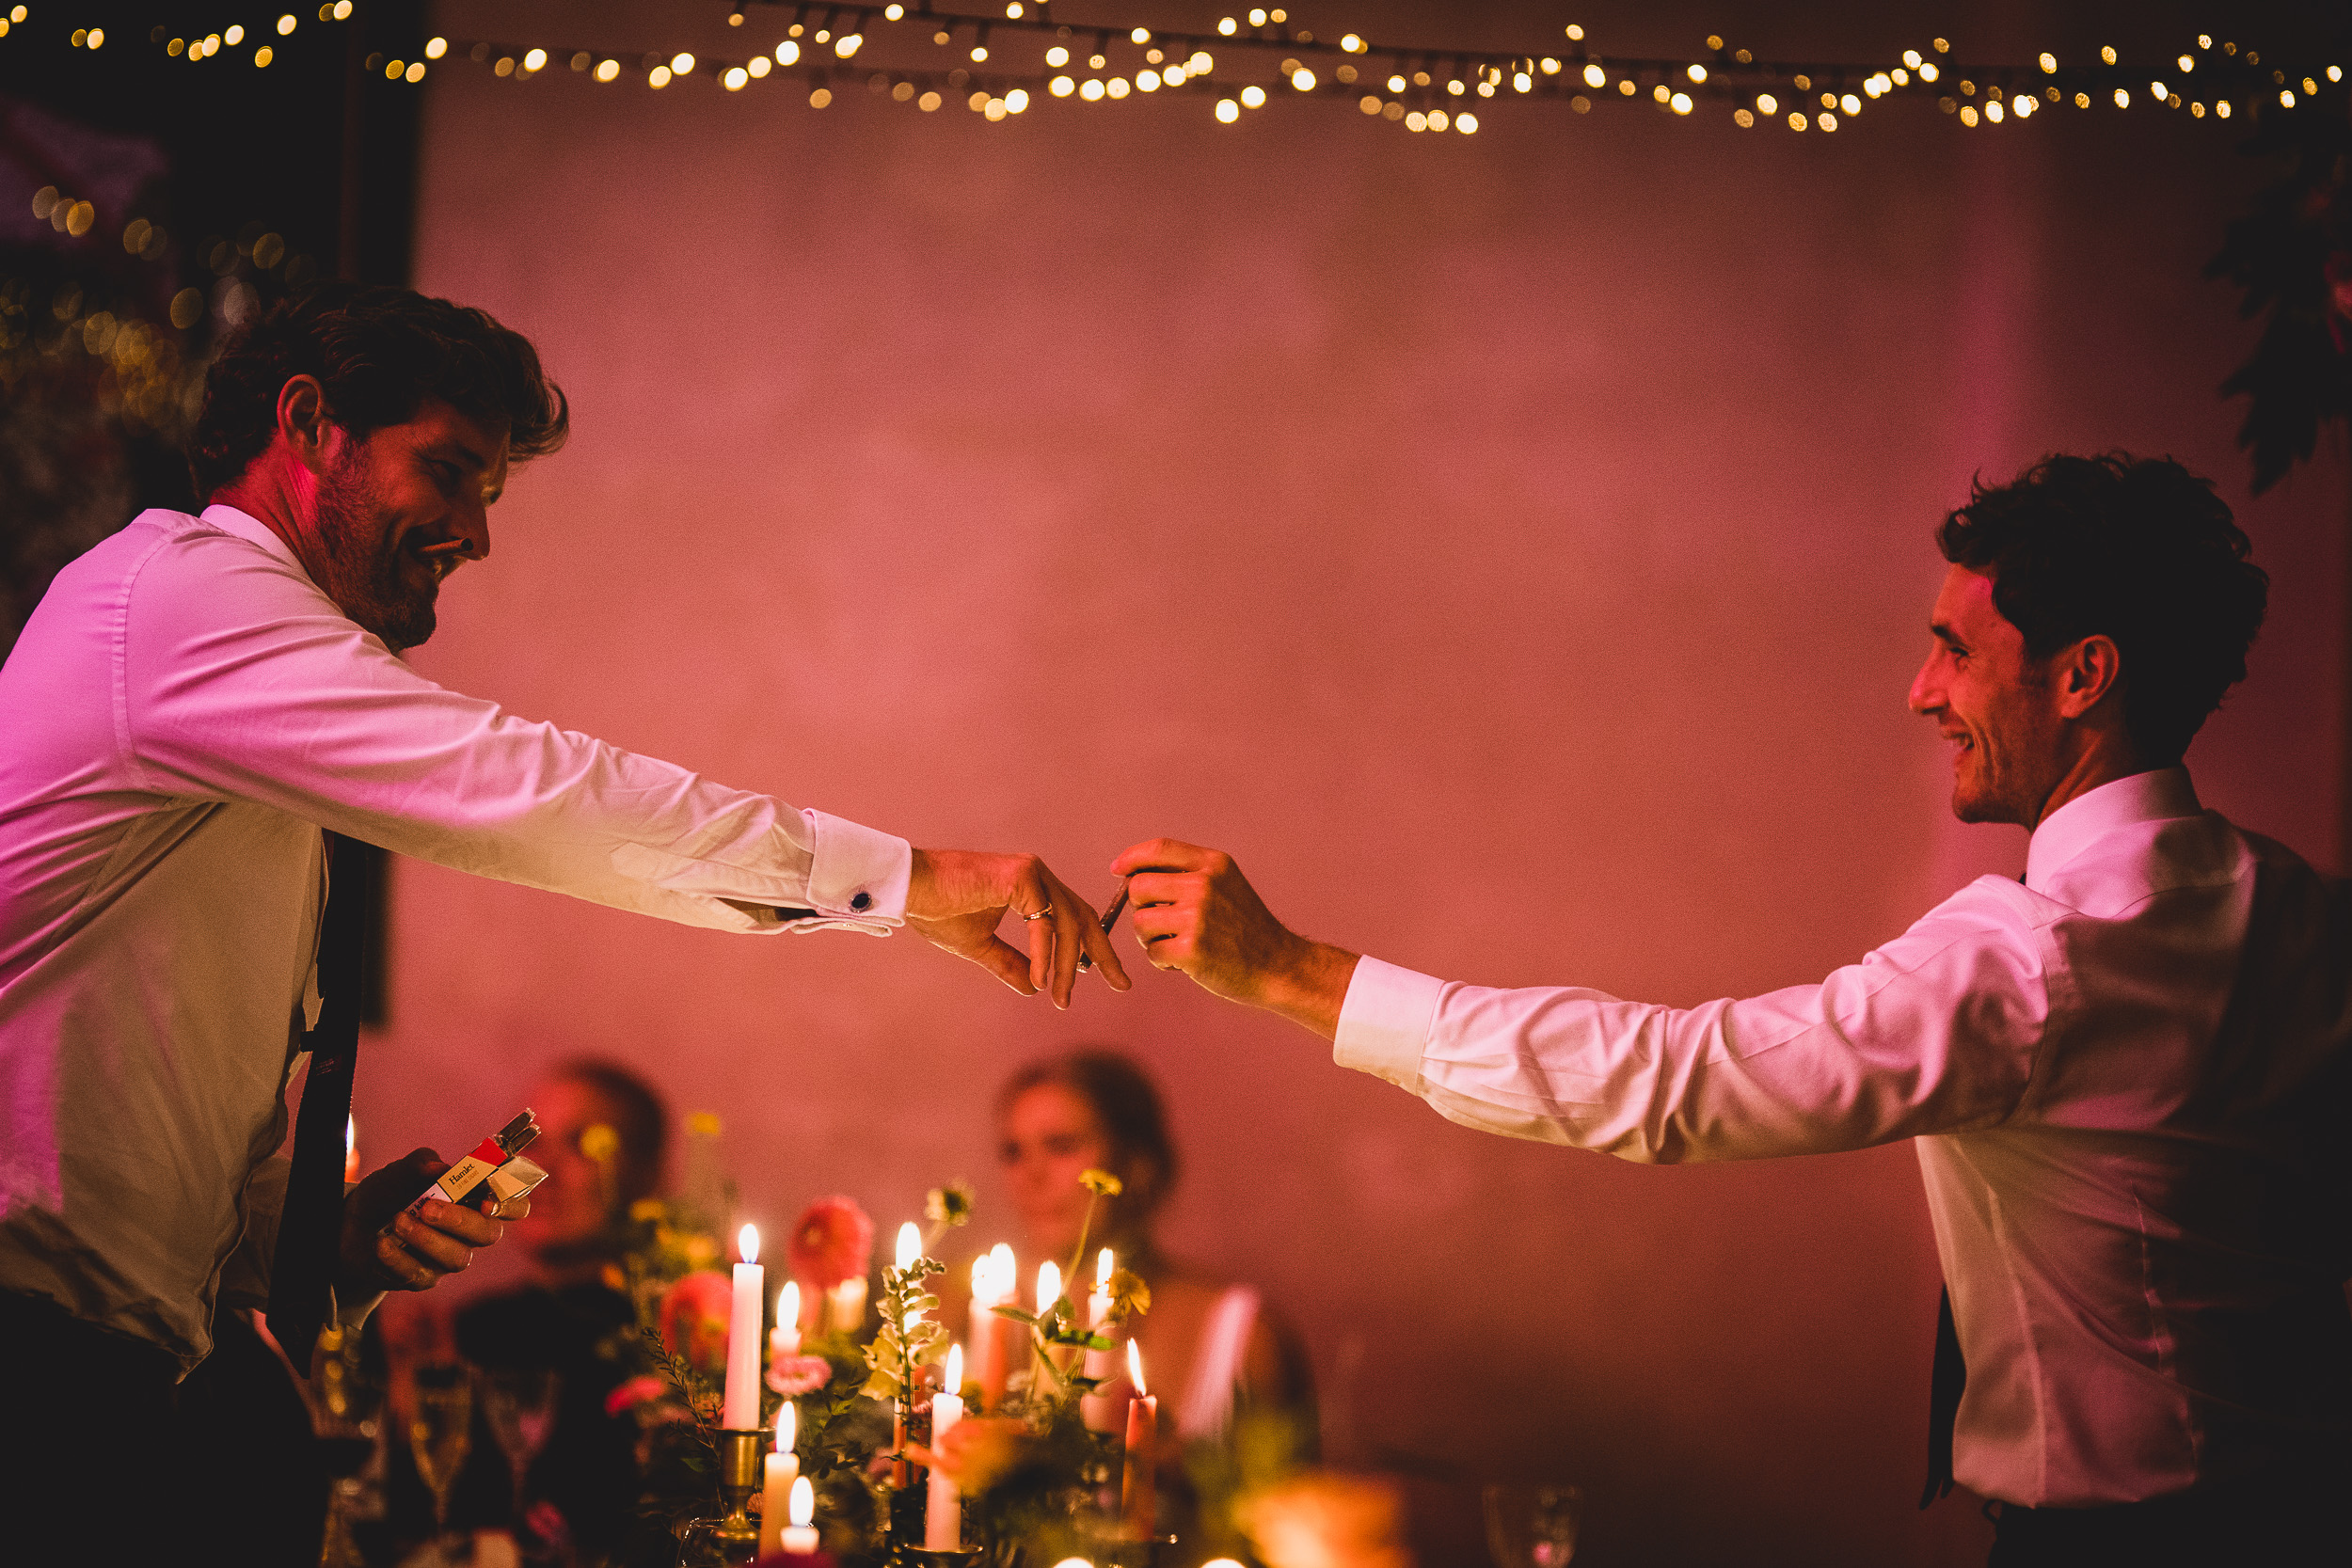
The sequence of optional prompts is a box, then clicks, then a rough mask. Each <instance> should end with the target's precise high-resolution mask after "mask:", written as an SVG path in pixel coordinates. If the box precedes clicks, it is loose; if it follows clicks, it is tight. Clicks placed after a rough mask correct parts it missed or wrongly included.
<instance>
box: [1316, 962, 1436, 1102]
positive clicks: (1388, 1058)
mask: <svg viewBox="0 0 2352 1568" xmlns="http://www.w3.org/2000/svg"><path fill="white" fill-rule="evenodd" d="M1445 985H1446V983H1445V982H1444V981H1443V980H1439V979H1437V978H1435V977H1434V976H1431V975H1427V974H1417V973H1416V972H1414V971H1412V970H1409V969H1400V968H1398V967H1397V966H1396V965H1395V964H1390V963H1382V962H1381V961H1380V960H1379V959H1378V958H1373V957H1371V956H1370V955H1366V956H1365V957H1363V958H1359V959H1357V960H1356V973H1355V974H1354V975H1353V976H1352V977H1351V978H1350V979H1349V980H1348V982H1347V999H1346V1001H1344V1002H1343V1003H1342V1004H1341V1005H1340V1026H1339V1029H1338V1030H1337V1031H1336V1032H1335V1034H1334V1036H1333V1037H1332V1041H1331V1059H1332V1060H1333V1061H1334V1062H1336V1063H1338V1064H1339V1065H1340V1066H1341V1067H1344V1068H1354V1069H1356V1070H1357V1071H1359V1072H1368V1073H1370V1074H1372V1075H1373V1076H1374V1077H1375V1078H1379V1079H1384V1080H1386V1081H1387V1082H1389V1083H1391V1084H1394V1085H1396V1086H1397V1087H1399V1088H1401V1089H1406V1090H1410V1091H1411V1092H1413V1093H1415V1094H1419V1093H1420V1092H1421V1086H1422V1079H1421V1063H1422V1053H1424V1052H1425V1051H1426V1050H1427V1049H1428V1045H1429V1031H1430V1029H1431V1028H1432V1026H1433V1025H1435V1023H1436V1022H1437V1018H1438V997H1439V996H1440V995H1441V994H1442V993H1443V992H1444V990H1445Z"/></svg>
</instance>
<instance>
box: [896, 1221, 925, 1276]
mask: <svg viewBox="0 0 2352 1568" xmlns="http://www.w3.org/2000/svg"><path fill="white" fill-rule="evenodd" d="M922 1256H923V1233H922V1232H921V1231H920V1230H917V1229H916V1228H915V1227H914V1221H913V1220H909V1221H907V1223H906V1224H904V1225H902V1226H900V1227H898V1267H899V1268H900V1269H902V1270H903V1269H911V1268H913V1267H914V1260H915V1259H917V1258H920V1257H922Z"/></svg>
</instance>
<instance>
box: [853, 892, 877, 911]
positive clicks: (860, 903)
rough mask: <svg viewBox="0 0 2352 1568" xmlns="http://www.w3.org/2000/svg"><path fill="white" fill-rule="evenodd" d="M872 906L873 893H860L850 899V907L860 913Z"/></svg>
mask: <svg viewBox="0 0 2352 1568" xmlns="http://www.w3.org/2000/svg"><path fill="white" fill-rule="evenodd" d="M873 907H874V895H872V894H870V893H861V894H859V895H857V896H856V897H854V898H852V899H850V908H851V909H853V910H855V911H857V912H858V913H860V914H864V913H865V912H866V911H867V910H870V909H872V908H873Z"/></svg>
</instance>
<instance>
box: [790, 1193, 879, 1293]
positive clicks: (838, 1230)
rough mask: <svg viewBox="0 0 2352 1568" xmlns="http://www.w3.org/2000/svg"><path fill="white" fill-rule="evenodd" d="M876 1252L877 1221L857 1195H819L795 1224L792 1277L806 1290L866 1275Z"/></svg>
mask: <svg viewBox="0 0 2352 1568" xmlns="http://www.w3.org/2000/svg"><path fill="white" fill-rule="evenodd" d="M873 1256H874V1222H873V1221H872V1220H870V1219H868V1218H866V1211H865V1210H863V1209H861V1208H859V1207H858V1206H857V1200H856V1199H854V1198H847V1197H820V1198H818V1200H817V1201H816V1202H814V1203H812V1204H810V1205H809V1206H808V1208H807V1209H806V1210H805V1211H803V1212H802V1214H801V1219H800V1223H799V1224H797V1225H795V1226H794V1227H792V1246H791V1259H792V1277H793V1278H795V1279H797V1280H799V1281H800V1282H801V1286H802V1288H803V1290H806V1289H808V1288H810V1287H814V1288H815V1289H817V1290H818V1291H830V1290H832V1289H833V1288H834V1286H836V1285H838V1284H840V1283H841V1282H842V1281H843V1280H845V1279H864V1278H865V1277H866V1265H867V1264H868V1263H869V1262H871V1261H872V1259H873Z"/></svg>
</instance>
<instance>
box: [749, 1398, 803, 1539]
mask: <svg viewBox="0 0 2352 1568" xmlns="http://www.w3.org/2000/svg"><path fill="white" fill-rule="evenodd" d="M800 1430H801V1407H800V1406H799V1405H798V1404H796V1403H794V1402H792V1401H790V1400H787V1401H785V1402H784V1408H783V1409H781V1410H779V1411H777V1412H776V1451H775V1452H773V1453H771V1454H770V1455H769V1456H768V1484H767V1486H766V1487H765V1488H764V1489H763V1490H762V1492H761V1495H760V1504H759V1555H760V1556H762V1557H766V1556H767V1555H768V1554H769V1553H770V1552H780V1551H782V1550H783V1549H784V1520H785V1515H786V1514H787V1513H790V1512H791V1509H792V1483H793V1482H794V1481H798V1480H800V1479H801V1456H800V1455H799V1454H797V1453H794V1452H793V1451H792V1449H793V1446H794V1445H795V1443H797V1442H798V1441H799V1437H800Z"/></svg>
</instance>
